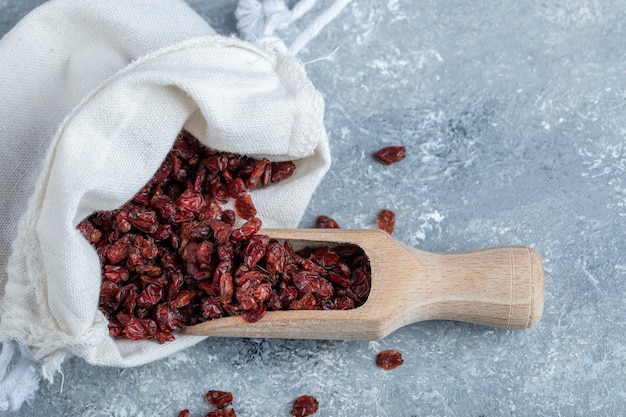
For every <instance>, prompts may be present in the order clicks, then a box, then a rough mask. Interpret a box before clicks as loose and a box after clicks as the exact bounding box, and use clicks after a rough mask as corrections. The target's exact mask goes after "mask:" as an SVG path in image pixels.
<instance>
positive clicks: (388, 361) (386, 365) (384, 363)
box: [376, 349, 404, 370]
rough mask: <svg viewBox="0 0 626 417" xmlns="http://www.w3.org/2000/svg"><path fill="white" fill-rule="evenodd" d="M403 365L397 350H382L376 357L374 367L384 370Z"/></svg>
mask: <svg viewBox="0 0 626 417" xmlns="http://www.w3.org/2000/svg"><path fill="white" fill-rule="evenodd" d="M403 363H404V360H403V359H402V354H401V353H400V352H398V351H397V350H393V349H388V350H383V351H382V352H379V353H378V355H376V366H378V367H379V368H383V369H386V370H391V369H396V368H397V367H398V366H400V365H402V364H403Z"/></svg>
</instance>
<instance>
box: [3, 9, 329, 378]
mask: <svg viewBox="0 0 626 417" xmlns="http://www.w3.org/2000/svg"><path fill="white" fill-rule="evenodd" d="M323 115H324V102H323V99H322V97H321V95H320V94H319V93H318V92H317V91H316V90H315V88H314V87H313V85H312V84H311V82H310V81H309V79H308V78H307V76H306V73H305V71H304V67H303V65H302V64H301V63H300V62H299V61H298V60H296V59H295V58H290V57H286V56H282V55H280V54H277V53H275V52H273V51H271V50H269V49H267V48H265V47H257V46H254V45H252V44H250V43H247V42H243V41H240V40H238V39H235V38H225V37H221V36H217V35H216V34H215V32H214V31H213V30H212V29H211V28H210V27H209V26H208V25H207V24H206V23H205V22H204V21H203V19H201V18H200V16H198V15H197V14H196V13H195V12H194V11H193V10H192V9H191V8H190V7H189V6H188V5H187V4H186V3H185V2H183V1H182V0H159V1H152V0H107V1H100V0H81V1H78V2H77V1H71V0H53V1H50V2H47V3H45V4H44V5H42V6H41V7H39V8H38V9H36V10H34V11H33V12H31V13H30V14H29V15H28V16H27V17H26V18H24V19H23V20H22V21H21V22H20V23H19V24H18V25H17V26H16V27H15V28H14V29H13V30H12V31H11V32H9V33H8V34H7V35H6V36H4V38H2V40H1V41H0V161H1V162H0V237H1V240H0V299H1V300H2V301H1V305H0V341H11V340H14V341H18V342H19V343H20V344H22V345H24V346H26V347H28V350H29V351H30V353H31V354H32V356H33V357H34V359H35V360H36V361H37V363H38V364H40V365H41V367H42V370H43V374H44V376H45V377H47V378H48V379H50V378H51V376H52V375H53V374H54V371H55V370H58V369H59V367H60V364H61V362H62V361H63V359H64V358H65V357H67V355H69V354H74V355H77V356H80V357H82V358H84V359H85V360H86V361H87V362H89V363H91V364H97V365H108V366H122V367H126V366H135V365H140V364H144V363H147V362H150V361H153V360H156V359H159V358H162V357H165V356H167V355H169V354H172V353H173V352H176V351H179V350H181V349H183V348H185V347H188V346H190V345H193V344H195V343H197V342H198V341H200V340H202V339H203V338H202V337H190V336H185V337H183V336H177V338H176V341H174V342H170V343H165V344H162V345H160V344H158V343H156V342H154V341H130V340H115V339H113V338H111V337H110V336H109V334H108V329H107V321H106V319H105V318H104V316H103V315H102V313H101V312H100V311H99V309H98V297H99V289H100V282H101V275H100V263H99V260H98V257H97V255H96V252H95V250H94V249H93V247H92V246H91V245H90V244H89V243H88V242H87V241H86V240H85V239H84V238H83V237H82V236H81V235H80V233H79V232H78V231H77V230H76V225H77V224H78V223H79V222H80V221H81V220H83V219H84V218H85V217H87V216H88V215H89V214H90V213H92V212H94V211H97V210H109V209H114V208H116V207H119V206H120V205H121V204H123V203H124V202H125V201H127V200H128V199H130V198H131V197H132V196H133V195H134V194H135V193H136V192H137V191H138V190H139V189H140V188H141V187H142V185H144V184H145V183H146V182H147V181H148V180H149V179H150V178H151V176H152V174H153V173H154V172H155V170H156V169H157V167H158V166H159V165H160V164H161V162H162V161H163V159H164V158H165V156H166V154H167V152H168V151H169V150H170V148H171V145H172V143H173V141H174V139H175V137H176V135H177V134H178V132H179V131H180V130H181V128H183V127H186V128H188V129H189V130H190V131H191V132H192V133H193V134H195V135H196V136H197V137H198V138H199V139H200V140H201V141H202V142H204V143H205V144H206V145H208V146H210V147H213V148H216V149H219V150H227V151H232V152H237V153H243V154H246V155H250V156H255V157H267V158H269V159H271V160H288V159H295V160H296V166H297V169H296V171H295V174H294V176H293V177H292V178H290V179H288V180H286V181H284V182H281V183H278V184H275V185H272V186H271V187H268V188H267V189H264V190H255V191H253V194H252V196H253V199H254V202H255V204H256V207H257V209H258V212H259V217H260V218H261V219H262V220H263V222H264V226H266V227H296V226H297V224H298V222H299V220H300V218H301V216H302V214H303V212H304V210H305V208H306V205H307V204H308V202H309V199H310V197H311V194H312V192H313V191H314V189H315V187H316V186H317V184H318V183H319V181H320V179H321V178H322V176H323V175H324V173H325V172H326V170H327V169H328V166H329V164H330V156H329V149H328V139H327V136H326V132H325V129H324V125H323Z"/></svg>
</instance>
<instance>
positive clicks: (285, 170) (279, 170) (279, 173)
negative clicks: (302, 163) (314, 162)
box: [271, 161, 296, 182]
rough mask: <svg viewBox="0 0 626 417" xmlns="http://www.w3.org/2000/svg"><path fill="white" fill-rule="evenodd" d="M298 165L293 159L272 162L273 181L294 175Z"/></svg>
mask: <svg viewBox="0 0 626 417" xmlns="http://www.w3.org/2000/svg"><path fill="white" fill-rule="evenodd" d="M295 169H296V165H295V164H294V163H293V162H292V161H284V162H272V179H271V181H272V182H278V181H282V180H286V179H287V178H289V177H291V176H292V175H293V172H294V170H295Z"/></svg>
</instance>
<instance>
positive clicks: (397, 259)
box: [182, 229, 544, 340]
mask: <svg viewBox="0 0 626 417" xmlns="http://www.w3.org/2000/svg"><path fill="white" fill-rule="evenodd" d="M261 233H265V234H267V235H269V236H270V237H272V238H274V239H278V240H289V241H290V242H291V243H292V245H293V246H294V249H296V250H297V249H300V248H302V247H306V246H322V245H329V246H331V247H332V246H333V245H336V244H338V243H353V244H356V245H358V246H360V247H361V248H362V249H363V250H364V251H365V253H366V255H367V256H368V257H369V259H370V262H371V268H372V284H371V292H370V295H369V298H368V299H367V301H366V302H365V304H363V305H362V306H361V307H358V308H355V309H353V310H322V311H320V310H288V311H268V312H267V314H266V315H265V317H263V318H262V319H261V320H260V321H258V322H256V323H247V322H246V321H245V320H244V319H243V318H242V317H239V316H234V317H224V318H220V319H216V320H211V321H207V322H204V323H201V324H197V325H195V326H190V327H186V328H184V329H183V331H182V333H183V334H187V335H207V336H227V337H267V338H273V337H275V338H288V339H334V340H376V339H381V338H383V337H385V336H387V335H388V334H390V333H391V332H393V331H394V330H396V329H398V328H400V327H402V326H406V325H408V324H411V323H415V322H419V321H424V320H434V319H442V320H458V321H464V322H469V323H477V324H482V325H485V326H495V327H500V328H505V329H526V328H528V327H530V326H532V325H534V324H535V323H536V322H537V321H538V320H539V319H540V318H541V314H542V313H543V298H544V287H543V264H542V262H541V257H540V256H539V254H538V253H537V252H535V251H534V250H533V249H531V248H529V247H526V246H504V247H497V248H492V249H483V250H477V251H472V252H459V253H431V252H425V251H421V250H417V249H414V248H410V247H408V246H405V245H403V244H401V243H399V242H398V241H396V240H395V239H393V238H392V237H391V236H390V235H388V234H387V233H385V232H382V231H379V230H346V229H294V230H278V229H269V230H268V229H265V230H262V231H261Z"/></svg>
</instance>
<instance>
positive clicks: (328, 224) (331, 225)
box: [315, 215, 341, 229]
mask: <svg viewBox="0 0 626 417" xmlns="http://www.w3.org/2000/svg"><path fill="white" fill-rule="evenodd" d="M315 228H316V229H341V227H340V226H339V224H338V223H337V222H336V221H335V220H334V219H332V218H330V217H328V216H324V215H322V216H318V217H317V219H316V220H315Z"/></svg>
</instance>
